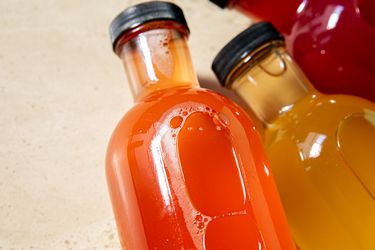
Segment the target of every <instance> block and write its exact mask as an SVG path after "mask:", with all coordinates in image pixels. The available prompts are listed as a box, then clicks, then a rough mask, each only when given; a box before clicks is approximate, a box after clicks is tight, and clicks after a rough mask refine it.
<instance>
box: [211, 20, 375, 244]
mask: <svg viewBox="0 0 375 250" xmlns="http://www.w3.org/2000/svg"><path fill="white" fill-rule="evenodd" d="M213 70H214V71H215V73H216V75H217V77H218V78H219V80H220V82H221V83H222V84H223V85H224V86H225V87H227V88H229V89H232V90H233V91H234V92H235V93H236V94H237V95H238V96H239V97H240V98H241V99H242V100H243V102H244V103H246V105H247V106H248V107H247V108H250V109H251V110H252V111H253V113H254V114H255V116H256V117H254V118H255V119H259V120H260V121H261V122H262V123H263V126H264V144H265V148H266V153H267V156H268V159H269V161H270V167H271V172H272V174H273V176H274V178H275V181H276V185H277V187H278V190H279V193H280V197H281V200H282V203H283V206H284V209H285V213H286V215H287V219H288V222H289V225H290V228H291V230H292V234H293V235H294V239H295V241H296V244H297V247H298V248H300V249H368V250H370V249H375V237H374V234H375V200H374V197H375V158H374V153H375V105H374V104H373V103H371V102H369V101H367V100H365V99H361V98H358V97H353V96H347V95H325V94H321V93H320V92H318V91H317V90H315V89H314V88H313V87H312V85H311V84H310V82H309V81H308V79H307V78H306V77H305V75H304V74H303V72H302V71H301V69H300V68H299V67H298V65H297V64H296V63H295V62H294V60H293V58H292V57H291V56H290V55H289V54H288V52H287V51H286V49H285V47H284V42H283V38H282V36H281V35H280V34H279V33H278V31H277V30H276V29H275V28H274V27H273V26H272V25H271V24H270V23H258V24H255V25H253V26H251V27H250V28H248V29H247V30H245V31H244V32H242V33H240V34H239V35H238V36H237V37H235V38H234V39H233V40H232V41H231V42H229V43H228V44H227V45H226V46H225V47H224V48H223V50H222V51H221V52H220V53H219V54H218V55H217V57H216V58H215V60H214V63H213Z"/></svg>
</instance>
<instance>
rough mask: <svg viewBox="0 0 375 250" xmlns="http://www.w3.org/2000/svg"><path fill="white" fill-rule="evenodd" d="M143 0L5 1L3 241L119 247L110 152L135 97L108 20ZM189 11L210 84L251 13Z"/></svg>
mask: <svg viewBox="0 0 375 250" xmlns="http://www.w3.org/2000/svg"><path fill="white" fill-rule="evenodd" d="M138 2H140V1H124V0H123V1H118V0H108V1H99V0H96V1H88V0H81V1H76V0H59V1H58V0H48V1H45V0H29V1H20V0H2V1H0V27H1V31H0V108H1V109H0V110H1V112H0V128H1V129H0V164H1V165H0V249H2V250H4V249H7V250H8V249H17V250H18V249H48V250H50V249H120V246H119V243H118V238H117V234H116V228H115V223H114V219H113V214H112V210H111V206H110V200H109V197H108V193H107V187H106V180H105V174H104V157H105V151H106V145H107V141H108V139H109V137H110V134H111V132H112V130H113V129H114V127H115V126H116V124H117V121H118V120H119V119H120V118H121V117H122V115H123V114H124V113H125V112H126V111H127V110H128V109H129V108H130V107H131V105H132V97H131V95H130V91H129V88H128V86H127V82H126V77H125V74H124V72H123V69H122V66H121V62H120V61H119V60H118V59H117V58H116V56H115V55H114V54H113V53H112V51H111V46H110V43H109V36H108V32H107V31H108V25H109V23H110V21H111V20H112V18H113V17H114V16H115V15H117V14H118V13H119V12H120V11H122V10H123V9H124V8H125V7H127V6H129V5H131V4H134V3H138ZM174 2H176V3H177V4H179V5H180V6H181V7H182V8H183V9H184V11H185V14H186V17H187V19H188V22H189V26H190V29H191V32H192V33H191V36H190V48H191V53H192V56H193V61H194V64H195V67H196V70H197V73H198V75H199V78H200V79H201V80H202V82H203V85H204V86H206V87H211V88H215V86H217V85H216V84H217V83H216V80H215V78H214V77H213V74H212V73H211V70H210V65H211V61H212V59H213V57H214V56H215V54H216V53H217V52H218V50H219V49H220V48H221V47H222V46H223V45H224V44H225V43H226V42H227V41H228V40H229V39H231V37H233V36H234V35H235V34H237V33H238V32H240V31H241V30H242V29H243V28H245V27H246V26H247V25H249V23H250V21H249V20H247V19H246V18H244V17H242V16H241V15H240V14H238V13H235V12H234V11H233V12H230V11H221V10H219V9H218V8H217V7H215V6H213V5H212V4H210V3H209V2H208V0H181V1H174Z"/></svg>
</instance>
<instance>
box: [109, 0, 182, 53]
mask: <svg viewBox="0 0 375 250" xmlns="http://www.w3.org/2000/svg"><path fill="white" fill-rule="evenodd" d="M157 20H173V21H176V22H179V23H181V24H183V25H184V26H186V29H187V30H189V28H188V25H187V23H186V19H185V17H184V13H183V12H182V10H181V8H180V7H178V6H177V5H175V4H173V3H169V2H162V1H154V2H145V3H141V4H137V5H134V6H131V7H129V8H127V9H125V10H124V11H123V12H121V13H120V14H119V15H118V16H117V17H115V19H113V21H112V22H111V25H110V27H109V33H110V36H111V42H112V46H113V49H115V47H116V43H117V41H118V40H119V38H120V37H121V35H122V34H123V33H124V32H126V31H129V30H130V29H133V28H135V27H137V26H139V25H141V24H144V23H147V22H151V21H157Z"/></svg>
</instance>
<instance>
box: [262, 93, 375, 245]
mask: <svg viewBox="0 0 375 250" xmlns="http://www.w3.org/2000/svg"><path fill="white" fill-rule="evenodd" d="M374 111H375V106H374V105H373V104H371V103H370V102H367V101H364V100H362V99H358V98H355V97H349V96H325V95H320V94H317V95H316V94H314V95H309V96H307V97H305V98H303V99H302V100H301V101H300V102H298V103H297V104H295V105H294V107H292V108H291V109H290V110H289V111H288V112H286V113H285V114H282V115H281V116H280V117H279V118H278V119H276V120H275V122H274V123H273V124H271V125H270V127H269V129H268V130H266V133H265V135H266V151H267V154H268V157H269V160H270V165H271V169H272V173H273V175H274V177H275V180H276V183H277V186H278V190H279V192H280V195H281V198H282V202H283V205H284V208H285V211H286V214H287V217H288V221H289V224H290V226H291V229H292V231H293V234H294V237H295V240H296V243H297V245H298V247H299V248H300V249H375V238H374V234H375V200H374V193H373V192H374V183H375V168H374V166H375V158H374V152H375V144H374V141H375V126H374V124H375V122H374V117H375V116H374V114H375V113H374Z"/></svg>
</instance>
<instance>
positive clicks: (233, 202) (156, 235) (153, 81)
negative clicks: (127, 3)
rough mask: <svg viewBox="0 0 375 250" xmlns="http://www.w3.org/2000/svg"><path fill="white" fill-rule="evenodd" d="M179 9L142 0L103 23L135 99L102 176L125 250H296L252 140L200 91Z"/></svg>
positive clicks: (228, 105)
mask: <svg viewBox="0 0 375 250" xmlns="http://www.w3.org/2000/svg"><path fill="white" fill-rule="evenodd" d="M188 33H189V31H188V28H187V24H186V21H185V19H184V16H183V13H182V11H181V9H180V8H179V7H177V6H176V5H174V4H171V3H166V2H148V3H144V4H139V5H135V6H133V7H130V8H128V9H126V10H125V11H124V12H122V13H121V14H120V15H119V16H118V17H116V18H115V20H114V21H113V22H112V24H111V36H112V42H113V47H114V50H115V52H116V54H117V55H118V56H119V57H120V58H121V59H122V61H123V63H124V66H125V70H126V72H127V75H128V78H129V83H130V85H131V88H132V90H133V95H134V98H135V101H136V103H135V105H134V107H133V108H132V109H131V110H130V111H128V112H127V113H126V115H125V116H124V118H123V119H122V120H121V121H120V122H119V124H118V126H117V128H116V129H115V131H114V132H113V135H112V138H111V140H110V143H109V146H108V152H107V160H106V174H107V180H108V186H109V190H110V195H111V200H112V205H113V210H114V213H115V217H116V222H117V228H118V231H119V236H120V241H121V245H122V247H123V248H124V249H137V250H138V249H219V248H221V249H295V246H294V243H293V241H292V239H291V236H290V234H289V229H288V227H287V222H286V218H285V216H284V213H283V210H282V206H281V203H280V200H279V197H278V193H277V191H276V188H275V185H274V181H273V179H272V176H271V174H270V172H269V170H268V169H269V168H268V164H267V161H266V159H265V156H264V152H263V147H262V145H261V143H260V138H259V135H258V133H257V131H255V130H254V129H253V127H254V125H253V123H252V122H251V120H250V119H249V118H248V116H247V115H246V114H245V113H244V111H243V110H242V109H241V108H240V107H238V106H237V105H236V104H234V103H233V102H232V101H230V100H229V99H227V98H226V97H223V96H221V95H219V94H216V93H214V92H211V91H207V90H204V89H201V88H199V84H198V82H197V78H196V75H195V72H194V70H193V67H192V64H191V60H190V55H189V50H188V46H187V36H188Z"/></svg>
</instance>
